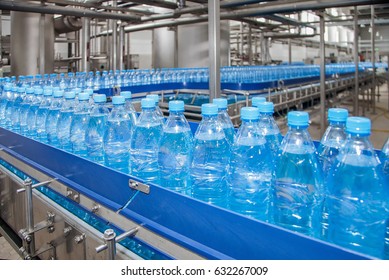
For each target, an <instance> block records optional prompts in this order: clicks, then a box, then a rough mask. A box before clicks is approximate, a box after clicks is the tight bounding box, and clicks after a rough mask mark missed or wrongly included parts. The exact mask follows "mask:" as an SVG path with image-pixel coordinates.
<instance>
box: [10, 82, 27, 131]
mask: <svg viewBox="0 0 389 280" xmlns="http://www.w3.org/2000/svg"><path fill="white" fill-rule="evenodd" d="M25 95H26V88H25V87H19V88H17V90H16V92H15V93H14V104H13V107H12V116H11V126H12V131H14V132H18V133H20V106H21V103H22V102H23V98H24V96H25Z"/></svg>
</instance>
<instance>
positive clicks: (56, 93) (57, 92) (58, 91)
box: [53, 90, 63, 97]
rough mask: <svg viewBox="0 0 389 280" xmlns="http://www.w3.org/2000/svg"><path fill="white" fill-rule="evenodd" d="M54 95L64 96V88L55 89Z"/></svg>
mask: <svg viewBox="0 0 389 280" xmlns="http://www.w3.org/2000/svg"><path fill="white" fill-rule="evenodd" d="M53 96H54V97H62V96H63V91H62V90H54V92H53Z"/></svg>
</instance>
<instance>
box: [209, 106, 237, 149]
mask: <svg viewBox="0 0 389 280" xmlns="http://www.w3.org/2000/svg"><path fill="white" fill-rule="evenodd" d="M213 104H216V105H217V107H218V119H219V122H220V124H221V126H222V128H223V131H224V134H225V135H226V138H227V141H228V143H229V144H230V145H232V144H233V143H234V137H235V130H234V125H233V124H232V121H231V118H230V116H229V115H228V113H227V105H228V103H227V99H225V98H215V99H214V100H213Z"/></svg>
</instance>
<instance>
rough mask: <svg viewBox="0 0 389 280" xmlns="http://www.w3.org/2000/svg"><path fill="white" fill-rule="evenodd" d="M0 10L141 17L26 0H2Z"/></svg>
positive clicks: (127, 17) (106, 16) (117, 17)
mask: <svg viewBox="0 0 389 280" xmlns="http://www.w3.org/2000/svg"><path fill="white" fill-rule="evenodd" d="M0 10H5V11H19V12H32V13H41V14H61V15H67V16H76V17H90V18H102V19H116V20H122V21H131V22H138V21H140V19H141V17H139V16H135V15H129V14H119V13H108V12H98V11H93V10H84V9H77V8H71V7H68V6H66V7H62V6H53V5H47V6H43V5H41V4H34V3H26V2H24V1H23V2H16V1H9V0H2V1H0Z"/></svg>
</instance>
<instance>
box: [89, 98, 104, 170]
mask: <svg viewBox="0 0 389 280" xmlns="http://www.w3.org/2000/svg"><path fill="white" fill-rule="evenodd" d="M93 101H94V105H93V107H92V110H91V112H90V117H89V122H88V127H87V129H86V132H85V144H86V147H87V153H88V158H89V159H90V160H92V161H94V162H97V163H99V164H104V155H105V153H104V134H105V130H106V124H107V119H108V115H109V110H108V108H107V106H106V101H107V97H106V96H105V94H95V95H94V96H93Z"/></svg>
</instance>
